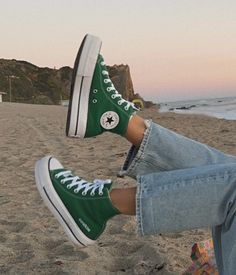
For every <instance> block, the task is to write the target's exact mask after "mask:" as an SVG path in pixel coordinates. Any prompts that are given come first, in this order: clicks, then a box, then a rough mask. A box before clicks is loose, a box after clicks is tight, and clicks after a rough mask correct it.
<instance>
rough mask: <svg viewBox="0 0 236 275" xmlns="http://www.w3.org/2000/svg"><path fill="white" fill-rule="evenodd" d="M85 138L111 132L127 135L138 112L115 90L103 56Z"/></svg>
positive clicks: (93, 82)
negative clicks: (131, 121) (132, 116)
mask: <svg viewBox="0 0 236 275" xmlns="http://www.w3.org/2000/svg"><path fill="white" fill-rule="evenodd" d="M88 110H89V111H88V117H87V127H86V133H85V137H92V136H96V135H99V134H101V133H103V132H104V131H111V132H114V133H117V134H119V135H122V136H123V135H124V134H125V133H126V130H127V127H128V123H129V119H130V117H131V115H132V114H133V113H134V112H135V111H137V109H136V108H135V106H134V104H133V103H130V102H128V101H126V100H124V99H123V98H122V96H121V95H120V94H119V93H118V92H117V90H116V89H115V87H114V85H113V83H112V81H111V79H110V78H109V75H108V71H107V68H106V65H105V62H104V60H103V57H102V56H101V55H99V56H98V59H97V63H96V66H95V71H94V74H93V80H92V84H91V89H90V94H89V108H88Z"/></svg>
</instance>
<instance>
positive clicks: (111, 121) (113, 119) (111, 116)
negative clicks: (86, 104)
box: [100, 111, 120, 130]
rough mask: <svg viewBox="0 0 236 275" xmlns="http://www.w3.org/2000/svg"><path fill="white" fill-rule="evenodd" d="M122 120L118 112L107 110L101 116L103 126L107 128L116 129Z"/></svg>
mask: <svg viewBox="0 0 236 275" xmlns="http://www.w3.org/2000/svg"><path fill="white" fill-rule="evenodd" d="M119 121H120V118H119V115H118V114H117V113H116V112H113V111H108V112H105V113H104V114H103V115H102V116H101V118H100V124H101V126H102V128H104V129H106V130H111V129H114V128H115V127H116V126H117V125H118V123H119Z"/></svg>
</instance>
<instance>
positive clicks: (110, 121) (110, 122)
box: [106, 116, 114, 125]
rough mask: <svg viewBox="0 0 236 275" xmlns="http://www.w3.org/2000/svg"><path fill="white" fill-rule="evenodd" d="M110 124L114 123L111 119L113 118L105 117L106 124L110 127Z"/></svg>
mask: <svg viewBox="0 0 236 275" xmlns="http://www.w3.org/2000/svg"><path fill="white" fill-rule="evenodd" d="M112 122H114V119H113V117H112V116H111V117H107V121H106V123H109V124H110V125H111V124H112Z"/></svg>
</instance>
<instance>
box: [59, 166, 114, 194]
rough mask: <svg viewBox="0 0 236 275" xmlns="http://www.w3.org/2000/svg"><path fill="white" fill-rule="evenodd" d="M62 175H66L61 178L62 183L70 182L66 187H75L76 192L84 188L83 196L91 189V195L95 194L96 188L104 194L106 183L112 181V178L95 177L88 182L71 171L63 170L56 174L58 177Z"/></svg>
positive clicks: (99, 192)
mask: <svg viewBox="0 0 236 275" xmlns="http://www.w3.org/2000/svg"><path fill="white" fill-rule="evenodd" d="M61 176H63V177H64V178H63V179H61V180H60V182H61V184H65V183H66V182H70V183H69V184H67V186H66V187H67V188H68V189H71V188H72V187H75V188H74V192H75V193H78V192H79V191H80V190H83V191H82V193H81V194H82V195H83V196H86V195H87V193H88V191H90V190H91V192H90V195H91V196H94V195H95V192H96V190H98V194H99V195H100V196H102V195H103V188H104V186H105V184H110V183H111V180H100V179H95V180H94V181H93V182H87V181H85V180H83V179H81V178H80V177H78V176H74V175H73V174H72V172H71V171H62V172H59V173H57V174H56V175H55V177H56V178H60V177H61Z"/></svg>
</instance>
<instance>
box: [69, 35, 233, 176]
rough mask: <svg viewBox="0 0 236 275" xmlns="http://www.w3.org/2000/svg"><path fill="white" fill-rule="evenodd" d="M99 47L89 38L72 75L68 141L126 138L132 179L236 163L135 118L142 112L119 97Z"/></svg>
mask: <svg viewBox="0 0 236 275" xmlns="http://www.w3.org/2000/svg"><path fill="white" fill-rule="evenodd" d="M100 47H101V41H100V39H99V38H97V37H94V36H91V35H87V36H86V37H85V39H84V41H83V43H82V45H81V47H80V50H79V53H78V56H77V58H76V61H75V66H74V70H73V77H72V85H71V87H72V88H71V97H70V104H69V110H68V116H67V118H68V119H67V126H66V134H67V136H70V137H81V138H85V137H92V136H96V135H99V134H102V133H103V132H104V131H110V132H112V133H116V134H119V135H121V136H125V137H126V138H127V139H128V140H129V141H130V142H131V143H132V144H133V146H132V148H131V151H130V153H129V156H128V158H127V160H126V161H125V164H124V167H123V170H124V171H127V174H128V175H129V176H132V177H136V176H137V175H138V174H147V173H152V172H159V171H170V170H176V169H184V168H190V167H197V166H201V165H209V164H217V163H229V162H236V157H233V156H229V155H225V154H223V153H221V152H219V151H218V150H215V149H213V148H211V147H209V146H207V145H204V144H201V143H199V142H196V141H193V140H191V139H188V138H185V137H183V136H181V135H178V134H176V133H174V132H172V131H169V130H167V129H165V128H163V127H161V126H159V125H157V124H155V123H151V124H150V123H149V124H150V125H149V126H148V125H147V122H145V121H144V120H143V119H142V118H140V117H139V116H137V115H135V113H136V111H137V109H135V107H134V105H133V104H132V103H130V102H128V101H127V100H125V99H123V98H122V97H121V95H120V94H119V93H118V92H117V90H116V88H115V87H114V85H113V83H112V81H111V79H110V78H109V74H108V71H107V68H106V66H105V63H104V60H103V57H102V56H101V55H100V54H99V51H100ZM147 127H148V129H146V128H147ZM144 133H145V135H144ZM143 136H144V138H143Z"/></svg>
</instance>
